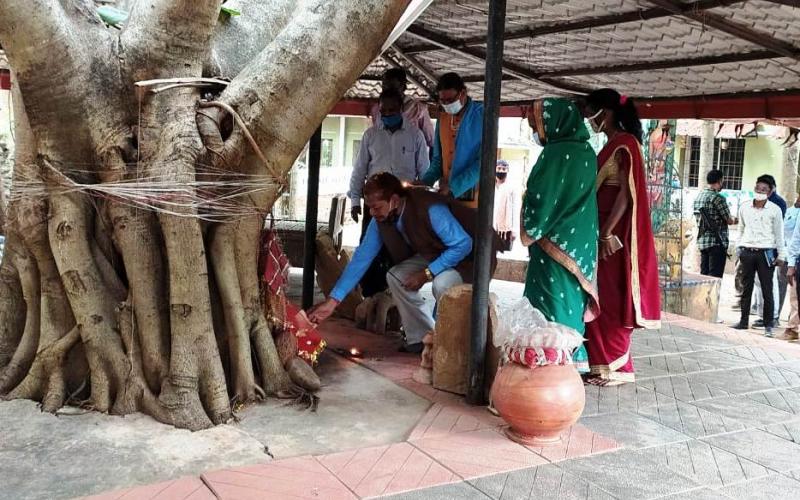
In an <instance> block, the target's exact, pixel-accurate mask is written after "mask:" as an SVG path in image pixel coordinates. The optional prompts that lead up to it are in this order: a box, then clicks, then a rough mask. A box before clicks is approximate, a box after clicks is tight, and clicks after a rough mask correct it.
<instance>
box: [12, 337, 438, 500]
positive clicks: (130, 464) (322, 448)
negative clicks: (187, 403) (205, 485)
mask: <svg viewBox="0 0 800 500" xmlns="http://www.w3.org/2000/svg"><path fill="white" fill-rule="evenodd" d="M318 372H319V373H320V375H321V377H322V380H323V381H324V386H323V388H322V390H321V391H320V393H319V396H320V402H319V407H318V409H317V411H316V412H310V411H304V410H302V409H300V408H299V407H297V406H294V405H290V404H288V403H286V402H284V401H278V400H271V401H269V402H267V403H265V404H261V405H255V406H251V407H248V408H246V409H244V410H243V411H241V412H239V413H238V414H237V417H238V418H239V422H238V423H235V424H230V425H220V426H217V427H215V428H213V429H208V430H204V431H200V432H195V433H191V432H189V431H184V430H179V429H175V428H174V427H171V426H167V425H163V424H160V423H158V422H156V421H154V420H153V419H151V418H149V417H147V416H144V415H130V416H126V417H124V418H122V417H111V416H107V415H102V414H99V413H93V412H83V411H82V410H79V409H73V408H65V409H64V410H63V413H64V414H62V415H61V416H58V417H55V416H53V415H50V414H48V413H42V412H41V411H40V410H39V409H38V408H37V406H36V404H35V403H33V402H31V401H8V402H0V422H2V424H0V426H1V427H0V478H2V479H0V499H15V500H21V499H58V498H72V497H76V496H84V495H89V494H93V493H99V492H101V491H107V490H110V489H116V488H126V487H130V486H133V485H146V484H148V483H153V482H157V481H163V480H167V479H171V478H176V477H182V476H198V475H200V474H201V473H203V472H205V471H208V470H214V469H222V468H225V467H237V466H245V465H254V464H267V463H269V462H271V461H272V460H273V458H272V457H274V458H275V459H282V458H286V457H294V456H302V455H308V454H314V455H321V454H326V453H332V452H336V451H343V450H348V449H353V448H360V447H363V446H377V445H383V444H387V443H394V442H398V441H402V440H404V439H405V438H406V437H407V436H408V434H409V433H410V432H411V431H412V430H413V429H414V426H416V424H417V422H418V421H419V419H420V418H421V417H422V416H424V415H425V413H426V412H427V411H428V409H429V408H430V406H431V403H430V402H429V401H427V400H426V399H424V398H422V397H420V396H417V395H416V394H414V393H413V392H411V391H409V390H408V389H405V388H403V387H400V386H398V385H396V384H394V383H392V382H391V381H390V380H388V379H386V378H385V377H382V376H380V375H378V374H377V373H375V372H373V371H371V370H369V369H367V368H365V367H362V366H360V365H358V364H355V363H351V362H350V361H347V360H345V359H343V358H341V357H340V356H337V355H335V354H332V353H330V352H329V353H327V354H325V355H324V356H322V359H321V360H320V365H319V368H318ZM137 495H138V494H137ZM126 498H139V497H138V496H133V497H126ZM144 498H147V496H145V497H144ZM179 498H183V497H179Z"/></svg>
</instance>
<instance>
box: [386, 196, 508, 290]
mask: <svg viewBox="0 0 800 500" xmlns="http://www.w3.org/2000/svg"><path fill="white" fill-rule="evenodd" d="M407 193H408V194H407V196H406V198H405V200H406V206H405V209H404V210H403V215H402V227H403V232H404V233H405V236H406V238H408V242H406V240H405V238H403V235H402V234H400V231H398V230H397V228H396V227H395V224H394V223H391V222H383V223H378V230H379V231H380V234H381V239H382V240H383V244H384V245H385V246H386V250H387V251H388V252H389V255H390V256H391V258H392V263H393V264H399V263H400V262H403V261H404V260H406V259H409V258H411V257H413V256H414V255H416V254H419V255H421V256H422V257H424V258H425V259H426V260H427V261H428V262H432V261H434V260H436V259H437V258H438V257H439V255H441V254H442V252H444V251H445V249H446V248H447V247H446V246H445V245H444V243H442V240H440V239H439V236H438V235H437V234H436V231H434V230H433V225H432V224H431V219H430V216H429V215H428V209H429V208H430V206H431V205H434V204H437V203H440V204H442V205H445V206H447V207H448V208H449V209H450V211H451V212H452V213H453V216H455V218H456V220H457V221H458V223H459V224H461V226H462V227H463V228H464V230H465V231H466V232H467V234H469V235H470V237H471V238H472V244H473V250H472V251H471V252H470V253H469V255H467V256H466V257H465V258H464V260H462V261H461V262H459V263H458V265H457V266H456V271H458V272H459V274H461V279H463V280H464V283H472V279H473V259H474V254H475V247H474V245H475V234H476V223H477V219H478V211H477V210H476V209H474V208H469V207H465V206H463V205H461V204H459V203H458V202H456V201H455V200H453V199H451V198H447V197H445V196H442V195H440V194H438V193H433V192H430V191H428V190H426V189H423V188H414V187H412V188H408V190H407ZM376 222H377V221H376ZM493 235H494V237H493V242H492V244H493V245H492V246H493V250H494V251H493V252H492V267H491V272H492V274H494V270H495V268H496V267H497V252H496V251H497V248H498V242H499V239H498V237H497V233H494V231H493Z"/></svg>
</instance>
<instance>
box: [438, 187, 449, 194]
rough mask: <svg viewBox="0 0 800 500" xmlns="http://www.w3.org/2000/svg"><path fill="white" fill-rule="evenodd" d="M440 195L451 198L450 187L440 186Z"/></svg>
mask: <svg viewBox="0 0 800 500" xmlns="http://www.w3.org/2000/svg"><path fill="white" fill-rule="evenodd" d="M439 194H440V195H442V196H450V186H439Z"/></svg>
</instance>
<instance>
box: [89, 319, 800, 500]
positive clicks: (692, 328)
mask: <svg viewBox="0 0 800 500" xmlns="http://www.w3.org/2000/svg"><path fill="white" fill-rule="evenodd" d="M326 338H327V339H328V341H329V343H330V346H331V348H332V349H343V350H347V349H348V348H349V347H351V346H358V347H359V348H361V349H362V350H363V351H364V357H363V358H359V359H353V360H352V361H354V362H357V363H359V364H361V365H362V366H364V367H366V368H368V369H370V370H373V371H375V372H377V373H379V374H381V375H382V376H384V377H386V378H387V379H389V380H391V381H393V382H394V383H396V384H398V385H400V386H402V387H405V388H406V389H408V390H410V391H412V392H415V393H417V394H418V395H420V396H422V397H424V398H426V399H428V400H429V401H431V407H430V409H429V410H428V412H427V413H426V414H425V415H424V416H423V417H422V418H421V419H420V421H419V422H418V424H417V425H416V427H415V428H414V429H413V430H412V431H411V432H410V434H409V435H408V437H407V440H406V441H404V442H399V443H395V444H391V445H384V446H377V447H365V448H361V449H356V450H349V451H343V452H339V453H332V454H328V455H322V456H306V457H298V458H292V459H287V460H277V461H273V462H270V463H268V464H262V465H256V466H252V467H244V468H236V469H228V470H221V471H212V472H208V473H206V474H204V475H203V476H202V477H201V478H184V479H180V480H177V481H173V482H170V483H161V484H157V485H150V486H146V487H143V488H137V489H130V490H124V491H119V492H112V493H108V494H105V495H101V496H99V497H96V498H103V499H109V500H110V499H118V498H123V499H128V498H157V499H173V498H190V499H194V500H199V499H205V498H218V499H247V498H267V499H269V498H275V499H284V498H320V499H322V498H325V499H328V498H330V499H335V498H359V497H360V498H371V497H386V498H394V499H450V498H459V499H461V498H464V499H473V498H474V499H487V498H491V499H509V500H520V499H528V498H531V499H534V498H536V499H539V498H548V499H550V498H554V499H581V500H589V499H592V500H594V499H597V500H601V499H602V500H606V499H636V498H642V499H649V498H653V499H655V498H665V499H666V498H668V499H673V500H679V499H692V500H719V499H731V498H735V499H750V498H752V499H758V498H785V499H790V498H800V345H796V344H789V343H785V342H781V341H777V340H771V339H765V338H763V337H759V336H756V335H754V334H752V333H743V332H737V331H733V330H729V329H727V328H725V327H721V326H719V325H707V324H703V323H699V322H696V321H693V320H689V319H686V318H681V317H678V316H674V315H667V317H666V321H665V323H664V326H663V328H662V329H661V330H659V331H643V332H638V333H636V334H635V336H634V349H633V351H634V363H635V365H636V367H637V382H636V383H635V384H629V385H623V386H619V387H612V388H598V387H587V388H586V391H587V397H586V408H585V410H584V413H583V416H582V418H581V420H580V422H579V423H578V424H577V425H575V426H574V427H573V428H572V429H570V430H568V431H567V432H565V433H564V434H563V436H562V440H561V443H559V444H557V445H554V446H549V447H524V446H521V445H519V444H516V443H513V442H511V441H509V440H508V439H506V438H505V436H504V434H503V432H502V430H503V429H502V426H503V423H502V420H500V419H499V418H497V417H494V416H492V415H491V414H490V413H488V412H487V411H486V410H485V409H484V408H478V407H470V406H467V405H466V404H464V402H463V400H462V398H461V397H459V396H456V395H453V394H448V393H444V392H441V391H437V390H435V389H433V388H432V387H430V386H426V385H422V384H419V383H417V382H414V381H413V380H412V379H411V377H412V375H413V373H414V371H415V370H416V368H417V358H416V357H414V356H408V355H399V354H397V353H396V352H395V350H394V347H395V344H394V343H393V341H392V340H391V339H389V338H386V337H378V336H375V335H371V334H367V333H364V332H360V331H358V330H355V329H353V328H351V327H349V325H348V324H346V323H343V322H333V323H331V324H328V325H326Z"/></svg>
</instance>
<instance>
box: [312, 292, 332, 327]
mask: <svg viewBox="0 0 800 500" xmlns="http://www.w3.org/2000/svg"><path fill="white" fill-rule="evenodd" d="M338 305H339V301H338V300H336V299H334V298H328V299H327V300H326V301H325V302H321V303H319V304H317V305H315V306H314V307H312V308H311V309H309V310H308V319H309V320H310V321H311V322H312V323H314V324H317V325H318V324H320V323H322V322H323V321H325V320H326V319H328V318H329V317H330V315H331V314H333V311H335V310H336V306H338Z"/></svg>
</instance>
